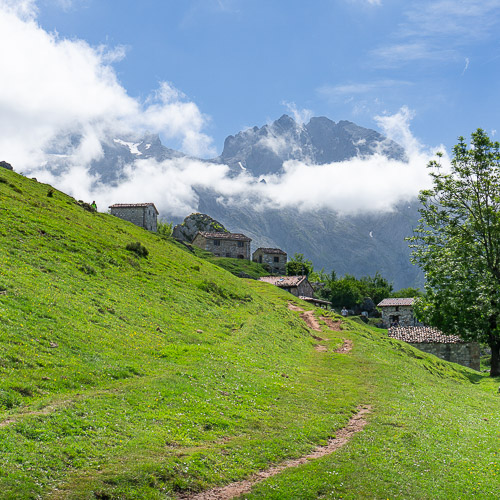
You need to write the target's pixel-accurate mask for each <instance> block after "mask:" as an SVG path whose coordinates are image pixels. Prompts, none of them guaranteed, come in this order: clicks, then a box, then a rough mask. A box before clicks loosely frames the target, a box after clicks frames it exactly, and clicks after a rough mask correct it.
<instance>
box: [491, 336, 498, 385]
mask: <svg viewBox="0 0 500 500" xmlns="http://www.w3.org/2000/svg"><path fill="white" fill-rule="evenodd" d="M490 347H491V368H490V377H498V376H499V375H500V342H498V341H496V342H494V341H493V342H490Z"/></svg>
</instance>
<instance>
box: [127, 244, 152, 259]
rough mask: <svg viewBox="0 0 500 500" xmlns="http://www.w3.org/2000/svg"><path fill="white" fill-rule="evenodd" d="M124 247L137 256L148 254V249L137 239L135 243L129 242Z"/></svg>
mask: <svg viewBox="0 0 500 500" xmlns="http://www.w3.org/2000/svg"><path fill="white" fill-rule="evenodd" d="M125 248H126V249H127V250H128V251H129V252H133V253H135V254H136V255H137V257H147V256H148V255H149V250H148V249H147V248H146V247H145V246H144V245H142V244H141V243H140V242H139V241H136V242H135V243H129V244H128V245H127V246H126V247H125Z"/></svg>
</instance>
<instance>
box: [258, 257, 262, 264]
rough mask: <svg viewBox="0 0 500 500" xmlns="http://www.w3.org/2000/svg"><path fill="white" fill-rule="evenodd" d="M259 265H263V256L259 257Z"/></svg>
mask: <svg viewBox="0 0 500 500" xmlns="http://www.w3.org/2000/svg"><path fill="white" fill-rule="evenodd" d="M259 264H262V255H259Z"/></svg>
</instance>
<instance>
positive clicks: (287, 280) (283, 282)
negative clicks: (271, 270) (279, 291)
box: [259, 276, 307, 288]
mask: <svg viewBox="0 0 500 500" xmlns="http://www.w3.org/2000/svg"><path fill="white" fill-rule="evenodd" d="M305 279H307V276H263V277H262V278H259V281H265V282H266V283H271V285H275V286H278V287H280V288H289V287H293V286H299V285H300V284H301V283H302V282H303V281H304V280H305Z"/></svg>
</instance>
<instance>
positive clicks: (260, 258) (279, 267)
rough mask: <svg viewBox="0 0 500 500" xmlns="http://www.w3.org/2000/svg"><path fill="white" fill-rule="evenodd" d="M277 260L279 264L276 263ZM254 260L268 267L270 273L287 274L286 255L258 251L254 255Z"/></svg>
mask: <svg viewBox="0 0 500 500" xmlns="http://www.w3.org/2000/svg"><path fill="white" fill-rule="evenodd" d="M275 258H277V260H278V262H275V261H274V259H275ZM252 260H253V261H254V262H258V263H260V264H265V265H267V266H268V268H269V272H271V273H273V274H286V254H285V255H283V254H276V253H273V254H271V253H265V252H263V251H262V250H256V251H255V252H254V253H253V256H252Z"/></svg>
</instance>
